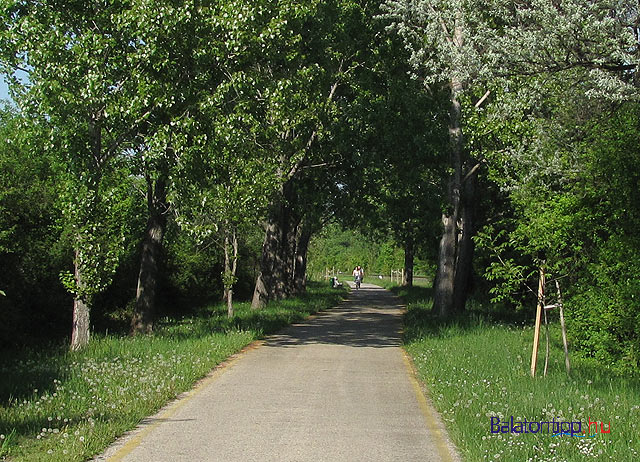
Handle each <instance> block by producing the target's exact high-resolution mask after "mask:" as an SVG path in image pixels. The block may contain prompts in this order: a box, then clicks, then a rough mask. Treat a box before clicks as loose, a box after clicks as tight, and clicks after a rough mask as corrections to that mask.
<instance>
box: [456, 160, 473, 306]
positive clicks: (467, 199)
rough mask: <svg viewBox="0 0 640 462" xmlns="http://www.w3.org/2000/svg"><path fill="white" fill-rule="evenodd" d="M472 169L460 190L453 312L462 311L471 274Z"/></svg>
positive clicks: (467, 293)
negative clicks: (460, 206) (460, 202)
mask: <svg viewBox="0 0 640 462" xmlns="http://www.w3.org/2000/svg"><path fill="white" fill-rule="evenodd" d="M472 171H473V173H472V174H471V175H469V176H468V177H467V178H466V179H465V181H464V185H463V190H462V191H463V194H462V212H461V214H460V221H459V223H460V231H461V233H459V234H458V235H459V237H460V240H459V242H458V256H457V261H456V277H455V283H454V287H455V291H454V297H453V300H454V306H453V311H454V312H455V313H462V312H463V311H464V309H465V305H466V302H467V297H468V295H469V288H470V287H469V286H470V281H471V276H472V274H473V254H474V250H475V245H474V242H473V236H474V234H475V232H476V228H475V227H476V224H475V207H476V200H475V199H476V198H475V192H476V184H477V181H478V174H477V171H475V170H473V167H472Z"/></svg>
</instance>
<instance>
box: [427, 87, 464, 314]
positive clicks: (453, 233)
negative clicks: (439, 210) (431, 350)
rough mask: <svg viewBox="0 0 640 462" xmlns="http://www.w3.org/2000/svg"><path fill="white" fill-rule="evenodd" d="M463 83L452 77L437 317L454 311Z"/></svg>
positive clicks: (435, 298)
mask: <svg viewBox="0 0 640 462" xmlns="http://www.w3.org/2000/svg"><path fill="white" fill-rule="evenodd" d="M461 91H462V84H461V83H460V82H459V81H458V80H455V79H452V80H451V108H450V114H449V115H450V118H449V145H450V154H449V166H450V168H451V170H452V174H451V177H450V178H449V184H448V188H447V189H448V190H447V195H448V197H447V202H448V204H447V209H446V210H445V212H443V214H442V225H443V232H442V237H441V239H440V247H439V251H438V269H437V271H436V279H435V282H434V296H433V309H434V311H435V312H436V313H437V314H438V315H439V316H440V317H449V316H451V315H452V314H453V311H454V290H455V277H456V261H457V251H458V249H457V243H458V219H459V217H460V189H461V183H462V154H463V148H464V146H463V144H464V140H463V137H462V127H461V117H462V114H461V107H460V101H459V100H458V96H459V94H460V92H461Z"/></svg>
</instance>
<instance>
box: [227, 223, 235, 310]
mask: <svg viewBox="0 0 640 462" xmlns="http://www.w3.org/2000/svg"><path fill="white" fill-rule="evenodd" d="M230 253H231V255H230ZM237 268H238V234H237V233H236V230H235V228H234V229H232V230H231V232H229V230H228V228H227V229H226V230H225V236H224V298H225V300H226V301H227V316H228V317H229V318H232V317H233V285H234V283H235V278H236V272H237Z"/></svg>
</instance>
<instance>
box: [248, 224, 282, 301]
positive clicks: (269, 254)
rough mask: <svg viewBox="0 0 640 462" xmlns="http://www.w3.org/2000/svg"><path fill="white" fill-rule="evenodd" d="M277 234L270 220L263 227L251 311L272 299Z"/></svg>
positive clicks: (277, 230)
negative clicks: (258, 269) (258, 268)
mask: <svg viewBox="0 0 640 462" xmlns="http://www.w3.org/2000/svg"><path fill="white" fill-rule="evenodd" d="M278 234H279V229H278V224H277V223H275V222H274V221H272V220H270V221H269V222H268V223H267V225H266V227H265V233H264V242H263V244H262V258H261V259H260V272H259V273H258V278H257V279H256V286H255V289H254V290H253V300H252V301H251V309H253V310H257V309H260V308H263V307H264V306H265V305H266V304H267V303H269V301H270V300H271V299H272V298H273V284H274V282H273V279H274V265H275V261H276V254H277V253H278V247H279V244H278Z"/></svg>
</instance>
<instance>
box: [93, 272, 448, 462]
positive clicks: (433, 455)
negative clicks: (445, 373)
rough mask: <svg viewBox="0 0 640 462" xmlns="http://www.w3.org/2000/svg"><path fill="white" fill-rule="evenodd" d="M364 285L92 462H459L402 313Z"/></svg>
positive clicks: (224, 370) (384, 294)
mask: <svg viewBox="0 0 640 462" xmlns="http://www.w3.org/2000/svg"><path fill="white" fill-rule="evenodd" d="M400 303H401V302H400V301H399V299H398V298H396V297H395V296H393V295H392V294H391V293H390V292H388V291H386V290H384V289H381V288H380V287H377V286H374V285H370V284H363V285H362V287H361V288H360V290H357V291H356V290H352V291H351V294H350V296H349V299H348V300H346V301H345V302H343V303H342V304H340V305H339V306H338V307H336V308H333V309H331V310H329V311H326V312H324V313H321V314H320V315H318V316H315V317H313V318H310V319H309V320H307V321H306V322H302V323H299V324H296V325H293V326H291V327H289V328H287V329H285V330H284V331H282V332H281V333H280V334H278V335H275V336H272V337H269V338H268V339H267V340H266V341H265V342H263V343H262V344H260V345H259V346H257V347H255V348H250V349H248V350H247V351H245V352H243V353H241V354H239V355H238V356H237V357H235V358H234V359H232V360H231V361H229V362H228V363H227V364H226V365H224V366H223V367H221V368H218V369H217V370H215V371H214V372H213V373H212V374H210V376H209V377H207V378H206V379H204V380H203V381H202V382H201V384H200V385H199V386H197V387H196V388H195V389H194V390H193V391H192V392H190V393H188V394H187V395H186V396H184V397H182V398H181V399H179V400H177V401H175V402H174V403H172V404H170V405H169V406H168V407H166V408H165V409H163V410H162V411H160V412H159V413H158V415H156V416H153V417H150V418H148V419H146V420H145V421H144V422H143V424H142V425H141V426H140V427H139V428H138V429H136V430H135V431H134V432H132V433H131V434H129V435H128V436H126V437H124V438H122V439H121V440H119V441H118V442H116V443H115V444H114V445H113V446H112V447H110V448H109V449H108V450H107V451H106V452H105V453H104V454H103V455H102V456H100V457H98V458H96V459H94V460H96V461H110V462H116V461H124V462H142V461H145V462H147V461H154V462H165V461H167V462H168V461H171V462H176V461H190V462H195V461H225V462H233V461H243V462H245V461H349V462H357V461H367V462H369V461H398V460H402V461H433V462H440V461H442V462H445V461H457V460H458V458H457V456H456V455H455V453H454V451H453V449H452V448H451V446H450V445H449V444H448V443H447V440H446V437H445V435H444V430H443V428H442V425H441V424H440V422H439V419H438V418H437V416H436V414H435V412H434V411H433V410H432V409H431V407H430V405H429V404H428V403H427V402H426V400H425V398H424V396H423V395H422V393H421V391H420V388H419V385H418V383H417V381H416V379H415V377H414V376H413V370H412V368H411V365H410V362H409V360H408V359H407V357H406V355H405V353H404V351H403V350H402V348H401V327H402V325H401V320H402V313H403V306H402V305H401V304H400Z"/></svg>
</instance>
